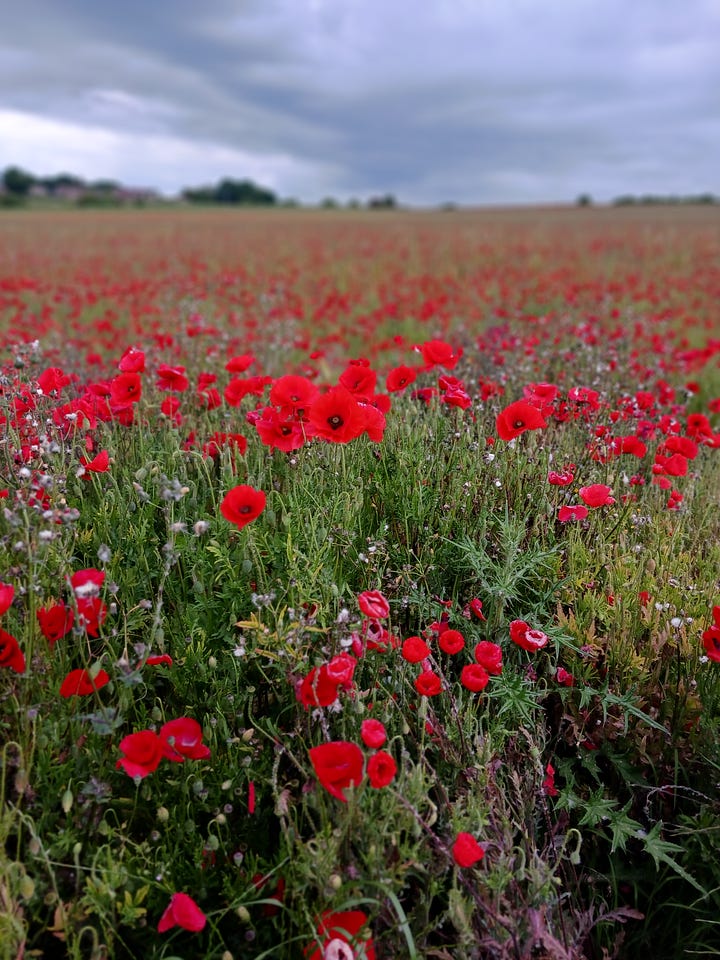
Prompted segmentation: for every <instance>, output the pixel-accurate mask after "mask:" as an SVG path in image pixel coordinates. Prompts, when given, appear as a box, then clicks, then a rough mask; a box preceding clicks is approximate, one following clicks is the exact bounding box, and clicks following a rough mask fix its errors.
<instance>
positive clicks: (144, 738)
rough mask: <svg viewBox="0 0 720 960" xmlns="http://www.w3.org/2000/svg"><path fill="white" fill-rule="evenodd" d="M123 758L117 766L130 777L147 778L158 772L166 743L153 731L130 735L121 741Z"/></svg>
mask: <svg viewBox="0 0 720 960" xmlns="http://www.w3.org/2000/svg"><path fill="white" fill-rule="evenodd" d="M120 750H121V752H122V753H123V754H125V756H123V757H121V758H120V759H119V760H118V761H117V763H116V764H115V766H116V767H117V768H118V769H120V768H122V769H123V770H124V771H125V773H127V774H128V776H130V777H140V778H141V779H142V778H143V777H147V776H148V774H150V773H153V771H155V770H157V768H158V766H159V764H160V761H161V760H162V758H163V756H164V755H165V754H164V750H165V742H164V741H163V740H162V738H161V737H159V736H158V735H157V734H156V733H155V732H154V731H153V730H140V731H139V733H130V734H128V735H127V737H123V739H122V740H121V741H120Z"/></svg>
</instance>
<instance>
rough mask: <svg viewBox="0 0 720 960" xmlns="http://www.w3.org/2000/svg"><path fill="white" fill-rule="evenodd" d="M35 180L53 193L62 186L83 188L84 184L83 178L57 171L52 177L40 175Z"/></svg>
mask: <svg viewBox="0 0 720 960" xmlns="http://www.w3.org/2000/svg"><path fill="white" fill-rule="evenodd" d="M37 182H38V183H39V184H40V186H42V187H45V189H46V190H48V191H49V192H50V193H55V192H56V191H57V190H61V189H63V188H71V189H77V190H83V189H85V186H86V184H85V181H84V180H82V179H81V178H80V177H76V176H75V175H74V174H72V173H57V174H55V175H54V176H52V177H40V178H39V179H38V181H37Z"/></svg>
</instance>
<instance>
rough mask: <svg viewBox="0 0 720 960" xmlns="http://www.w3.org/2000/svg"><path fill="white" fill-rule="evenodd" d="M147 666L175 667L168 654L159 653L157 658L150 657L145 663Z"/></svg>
mask: <svg viewBox="0 0 720 960" xmlns="http://www.w3.org/2000/svg"><path fill="white" fill-rule="evenodd" d="M145 665H146V666H148V667H159V666H167V667H171V666H172V665H173V658H172V657H171V656H170V654H168V653H159V654H156V655H155V656H152V657H148V658H147V660H146V661H145Z"/></svg>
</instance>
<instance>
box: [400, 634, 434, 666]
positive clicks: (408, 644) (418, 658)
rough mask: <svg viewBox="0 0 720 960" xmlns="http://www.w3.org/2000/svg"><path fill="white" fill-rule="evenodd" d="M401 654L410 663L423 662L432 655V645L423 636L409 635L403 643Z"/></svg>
mask: <svg viewBox="0 0 720 960" xmlns="http://www.w3.org/2000/svg"><path fill="white" fill-rule="evenodd" d="M400 655H401V656H402V658H403V660H407V662H408V663H421V662H422V661H423V660H425V659H426V658H427V657H429V656H430V647H429V646H428V645H427V644H426V643H425V641H424V640H423V639H422V638H421V637H408V638H407V640H405V642H404V643H403V645H402V650H401V651H400Z"/></svg>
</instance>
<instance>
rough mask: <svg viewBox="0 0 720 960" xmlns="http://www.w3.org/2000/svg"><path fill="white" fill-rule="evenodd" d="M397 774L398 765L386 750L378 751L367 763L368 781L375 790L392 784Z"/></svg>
mask: <svg viewBox="0 0 720 960" xmlns="http://www.w3.org/2000/svg"><path fill="white" fill-rule="evenodd" d="M396 773H397V764H396V763H395V761H394V759H393V758H392V757H391V756H390V754H389V753H388V752H387V751H386V750H378V752H377V753H374V754H373V755H372V756H371V757H370V759H369V760H368V762H367V775H368V780H369V781H370V786H371V787H373V788H374V789H375V790H380V789H382V787H386V786H387V785H388V784H389V783H392V781H393V780H394V779H395V774H396Z"/></svg>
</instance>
